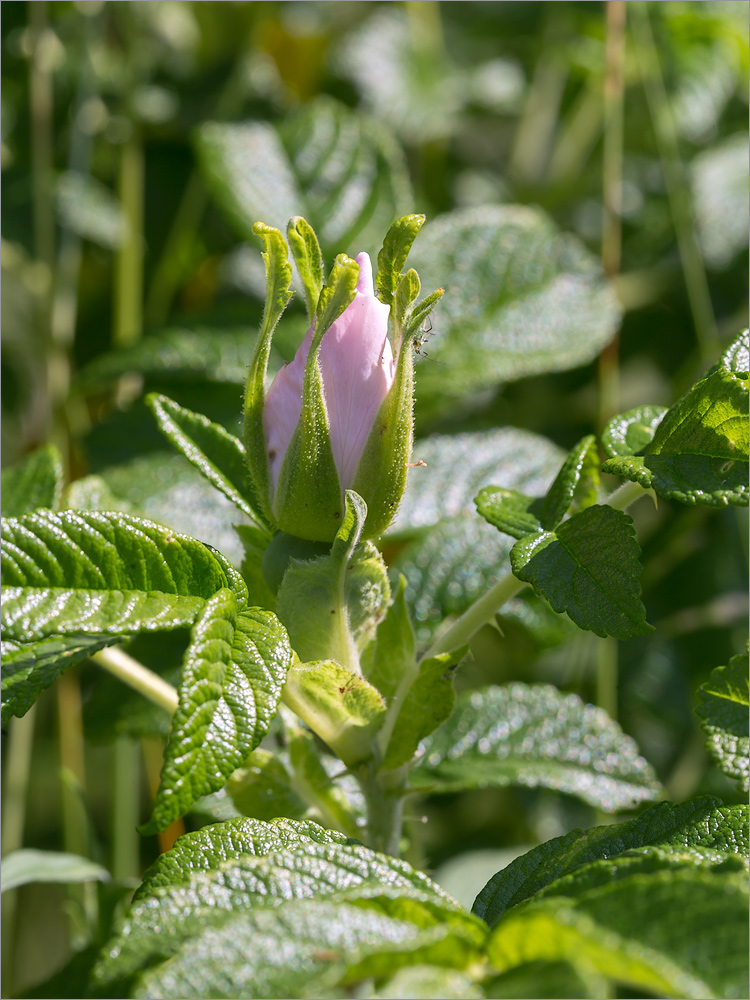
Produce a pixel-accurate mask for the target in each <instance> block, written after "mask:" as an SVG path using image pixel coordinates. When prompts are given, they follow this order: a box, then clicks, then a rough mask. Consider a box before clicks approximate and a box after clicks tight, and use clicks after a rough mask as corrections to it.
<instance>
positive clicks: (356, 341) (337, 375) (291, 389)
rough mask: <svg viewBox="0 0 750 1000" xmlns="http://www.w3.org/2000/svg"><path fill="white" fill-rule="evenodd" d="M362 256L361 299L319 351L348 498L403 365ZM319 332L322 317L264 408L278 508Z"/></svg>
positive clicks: (341, 480)
mask: <svg viewBox="0 0 750 1000" xmlns="http://www.w3.org/2000/svg"><path fill="white" fill-rule="evenodd" d="M356 260H357V264H358V265H359V280H358V282H357V291H356V292H355V295H354V301H353V302H351V303H350V304H349V305H348V306H347V308H346V309H345V310H344V312H343V313H342V314H341V315H340V316H339V318H338V319H337V320H335V321H334V322H333V324H332V325H331V327H330V328H329V329H328V330H327V331H326V333H325V334H324V336H323V339H322V341H321V343H320V351H319V354H318V362H319V364H320V373H321V376H322V379H323V398H324V400H325V406H326V412H327V416H328V432H329V435H330V441H331V450H332V452H333V458H334V462H335V464H336V471H337V473H338V480H339V488H340V491H341V494H342V500H343V493H344V491H345V490H347V489H349V488H350V487H351V486H352V485H353V483H354V478H355V474H356V472H357V467H358V465H359V461H360V458H361V457H362V452H363V450H364V447H365V445H366V444H367V439H368V438H369V436H370V433H371V431H372V428H373V424H374V422H375V418H376V417H377V415H378V411H379V410H380V407H381V406H382V404H383V401H384V400H385V398H386V396H387V395H388V393H389V391H390V389H391V386H392V385H393V380H394V377H395V372H396V365H395V362H394V360H393V350H392V348H391V344H390V341H389V340H388V314H389V312H390V307H389V306H387V305H384V304H383V303H382V302H380V301H379V300H378V299H377V298H375V292H374V289H373V283H372V265H371V263H370V258H369V256H368V255H367V254H366V253H361V254H359V255H358V256H357V258H356ZM314 333H315V323H313V325H312V327H311V328H310V329H309V330H308V331H307V334H306V336H305V339H304V340H303V341H302V343H301V344H300V346H299V348H298V350H297V353H296V354H295V356H294V360H293V361H292V362H291V364H288V365H285V366H284V367H283V368H282V369H281V371H280V372H279V373H278V374H277V376H276V378H275V379H274V381H273V383H272V385H271V388H270V389H269V391H268V395H267V396H266V401H265V405H264V408H263V430H264V433H265V436H266V444H267V448H268V461H269V467H270V476H271V491H272V495H273V499H272V501H271V507H272V509H274V510H275V509H276V504H275V502H274V501H275V500H276V496H275V492H276V488H277V484H278V480H279V473H280V471H281V468H282V465H283V464H284V459H285V457H286V454H287V450H288V447H289V443H290V441H291V439H292V435H293V434H294V432H295V430H296V429H297V424H298V423H299V419H300V415H301V413H302V390H303V384H304V378H305V366H306V363H307V358H308V355H309V353H310V346H311V344H312V341H313V335H314Z"/></svg>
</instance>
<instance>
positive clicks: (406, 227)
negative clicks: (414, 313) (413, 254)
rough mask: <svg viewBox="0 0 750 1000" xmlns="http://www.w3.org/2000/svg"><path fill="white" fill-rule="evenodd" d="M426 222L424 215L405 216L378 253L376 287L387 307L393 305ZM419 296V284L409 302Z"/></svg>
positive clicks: (387, 235) (387, 234) (397, 221)
mask: <svg viewBox="0 0 750 1000" xmlns="http://www.w3.org/2000/svg"><path fill="white" fill-rule="evenodd" d="M424 221H425V217H424V215H405V216H403V218H401V219H397V220H396V221H395V222H394V223H393V225H392V226H391V228H390V229H389V230H388V232H387V233H386V234H385V239H384V240H383V246H382V249H381V250H380V252H379V253H378V274H377V279H376V286H377V293H378V298H379V299H380V301H381V302H384V303H385V304H386V305H387V306H392V305H393V296H394V294H395V292H396V287H397V285H398V284H399V279H400V277H401V271H402V269H403V266H404V264H405V263H406V258H407V257H408V256H409V251H410V250H411V247H412V244H413V243H414V240H415V239H416V238H417V234H418V233H419V230H420V229H421V228H422V226H423V225H424ZM410 273H413V272H410ZM418 281H419V279H417V282H418ZM418 294H419V285H418V284H417V291H416V293H415V294H414V295H413V296H412V298H411V299H410V300H409V301H413V300H414V298H416V296H417V295H418Z"/></svg>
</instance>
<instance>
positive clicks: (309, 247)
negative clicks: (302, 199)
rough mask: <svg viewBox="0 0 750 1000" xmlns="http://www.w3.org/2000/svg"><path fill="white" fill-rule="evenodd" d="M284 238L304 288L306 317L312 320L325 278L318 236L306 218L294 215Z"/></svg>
mask: <svg viewBox="0 0 750 1000" xmlns="http://www.w3.org/2000/svg"><path fill="white" fill-rule="evenodd" d="M286 238H287V240H288V241H289V247H290V248H291V251H292V255H293V257H294V263H295V264H296V265H297V271H298V272H299V276H300V279H301V281H302V285H303V287H304V289H305V305H306V306H307V318H308V319H309V320H310V322H312V319H313V317H314V316H315V310H316V309H317V308H318V300H319V299H320V293H321V291H322V290H323V282H324V278H325V275H324V271H323V254H322V253H321V251H320V244H319V243H318V237H317V236H316V235H315V230H314V229H313V227H312V226H311V225H310V223H309V222H307V220H306V219H303V218H302V216H301V215H295V216H294V218H293V219H290V220H289V224H288V226H287V227H286Z"/></svg>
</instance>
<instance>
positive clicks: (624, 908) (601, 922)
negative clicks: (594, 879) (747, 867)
mask: <svg viewBox="0 0 750 1000" xmlns="http://www.w3.org/2000/svg"><path fill="white" fill-rule="evenodd" d="M621 874H622V877H620V878H614V879H604V880H603V881H602V882H601V883H600V884H597V885H594V886H591V887H588V888H580V891H578V892H576V893H575V894H574V895H571V896H568V897H553V898H549V899H540V900H538V901H535V900H530V901H528V902H526V903H524V904H523V905H521V906H517V907H514V908H513V909H512V910H510V912H508V913H506V914H505V916H504V917H503V918H501V919H500V920H499V922H498V923H497V924H496V925H495V928H494V931H493V932H492V935H491V936H490V939H489V941H488V944H487V955H488V958H489V960H490V962H491V963H492V965H494V966H495V968H497V969H498V970H503V971H505V970H510V969H513V968H516V967H518V966H520V965H523V964H525V963H527V962H529V961H534V960H537V961H538V960H542V961H565V960H573V961H576V962H582V963H585V964H587V965H589V966H592V967H593V968H594V969H596V970H598V971H599V972H600V973H603V974H604V975H606V976H607V977H609V978H611V979H614V980H616V981H618V982H620V983H625V984H627V985H628V986H629V987H630V988H631V989H633V990H639V989H640V990H645V991H647V992H648V993H655V994H657V995H658V996H680V997H690V998H694V1000H703V998H705V997H727V998H729V997H733V998H739V997H744V995H745V993H746V992H747V933H748V927H747V906H748V895H747V874H746V872H745V871H744V870H740V869H738V866H737V864H736V862H720V863H719V864H717V865H716V866H714V867H711V866H708V865H696V864H694V863H692V861H691V859H685V860H684V861H683V863H682V864H674V863H670V864H668V865H667V867H665V868H664V870H658V869H657V870H652V871H643V870H642V869H640V868H639V866H638V865H636V866H635V867H634V869H633V871H632V872H627V873H621ZM665 914H667V915H668V916H667V917H666V918H665Z"/></svg>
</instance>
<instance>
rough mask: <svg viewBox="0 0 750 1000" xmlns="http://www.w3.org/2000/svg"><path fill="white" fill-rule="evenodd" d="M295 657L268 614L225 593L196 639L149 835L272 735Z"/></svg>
mask: <svg viewBox="0 0 750 1000" xmlns="http://www.w3.org/2000/svg"><path fill="white" fill-rule="evenodd" d="M291 662H292V650H291V647H290V645H289V640H288V637H287V635H286V632H285V631H284V629H283V628H282V626H281V624H280V622H279V620H278V619H277V618H276V616H275V615H273V614H271V612H270V611H264V610H262V609H261V608H242V607H241V606H238V603H237V599H236V598H235V595H234V594H233V593H232V592H231V591H230V590H228V589H224V590H220V591H218V592H217V593H216V594H214V595H213V597H211V598H210V600H209V601H208V602H207V603H206V606H205V608H204V610H203V612H202V614H201V616H200V618H199V619H198V621H197V622H196V624H195V626H194V628H193V631H192V633H191V636H190V644H189V645H188V648H187V651H186V653H185V661H184V664H183V669H182V676H181V678H180V687H179V696H180V700H179V705H178V707H177V711H176V712H175V715H174V718H173V720H172V729H171V731H170V734H169V742H168V744H167V748H166V751H165V754H164V766H163V768H162V773H161V784H160V785H159V791H158V793H157V795H156V800H155V802H154V810H153V815H152V818H151V820H150V822H149V823H148V824H147V826H146V827H145V829H144V832H147V833H154V832H156V831H157V830H164V829H166V827H167V826H169V824H170V823H171V822H173V820H175V819H177V818H178V817H179V816H182V815H183V813H185V812H187V810H188V809H189V808H190V806H191V805H192V804H193V803H194V802H195V801H196V800H197V799H199V798H200V797H201V796H202V795H207V794H209V793H210V792H215V791H217V790H218V789H219V788H222V787H223V785H224V784H225V782H226V780H227V778H228V777H229V775H230V774H231V773H232V772H233V771H234V770H235V769H236V768H237V767H239V766H240V764H241V763H242V761H243V760H244V759H245V758H246V757H247V755H248V754H249V753H250V751H251V750H253V749H254V748H255V747H256V746H257V745H258V744H259V743H260V741H261V740H262V739H263V737H264V736H265V734H266V733H267V732H268V727H269V725H270V723H271V719H272V718H273V717H274V715H275V714H276V708H277V705H278V703H279V698H280V697H281V689H282V687H283V685H284V681H285V679H286V675H287V671H288V670H289V666H290V664H291Z"/></svg>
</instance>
